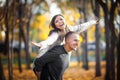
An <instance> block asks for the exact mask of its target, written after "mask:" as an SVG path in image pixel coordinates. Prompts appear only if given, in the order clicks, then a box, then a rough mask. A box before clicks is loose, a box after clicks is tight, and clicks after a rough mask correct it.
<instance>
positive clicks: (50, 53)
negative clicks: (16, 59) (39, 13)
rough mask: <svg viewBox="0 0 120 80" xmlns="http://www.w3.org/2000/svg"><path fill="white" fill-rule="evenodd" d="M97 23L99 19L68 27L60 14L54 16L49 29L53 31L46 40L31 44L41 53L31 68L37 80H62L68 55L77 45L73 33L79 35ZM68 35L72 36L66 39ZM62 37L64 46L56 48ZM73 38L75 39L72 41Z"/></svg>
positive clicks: (61, 41) (61, 42)
mask: <svg viewBox="0 0 120 80" xmlns="http://www.w3.org/2000/svg"><path fill="white" fill-rule="evenodd" d="M98 22H99V19H98V18H95V19H93V20H91V21H89V22H86V23H83V24H80V25H77V26H74V27H72V26H70V27H68V26H67V24H66V21H65V18H64V17H63V16H62V15H61V14H58V15H55V16H54V17H53V18H52V20H51V22H50V27H52V28H53V30H51V32H50V34H49V37H48V39H46V40H45V41H41V42H40V43H36V42H32V44H34V45H36V46H38V47H39V48H40V51H41V53H40V55H38V57H37V58H36V59H35V61H34V68H33V69H34V72H35V73H36V75H37V77H38V80H62V75H63V72H64V70H65V69H66V68H67V66H68V62H69V60H68V59H69V55H68V53H69V52H70V51H71V50H73V49H75V48H76V47H77V45H78V39H77V36H78V34H76V33H75V32H77V33H81V32H83V31H86V30H87V29H89V28H91V27H92V26H93V25H95V24H97V23H98ZM72 31H74V32H72ZM68 34H73V35H74V36H72V35H69V37H67V35H68ZM75 35H76V36H75ZM65 36H66V37H65ZM64 37H65V45H64V46H56V45H61V44H63V43H64ZM74 38H76V39H75V40H73V39H74ZM71 40H72V41H71ZM54 46H56V47H54ZM66 46H67V47H66ZM51 61H52V62H51Z"/></svg>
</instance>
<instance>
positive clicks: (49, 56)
mask: <svg viewBox="0 0 120 80" xmlns="http://www.w3.org/2000/svg"><path fill="white" fill-rule="evenodd" d="M58 56H59V54H57V53H56V52H54V51H48V52H47V53H46V54H44V55H43V56H41V57H39V58H37V59H36V60H35V61H34V64H35V71H38V72H39V71H41V70H42V68H43V66H44V65H45V64H47V63H49V62H53V61H55V60H56V59H58Z"/></svg>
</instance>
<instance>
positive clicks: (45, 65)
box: [33, 32, 79, 80]
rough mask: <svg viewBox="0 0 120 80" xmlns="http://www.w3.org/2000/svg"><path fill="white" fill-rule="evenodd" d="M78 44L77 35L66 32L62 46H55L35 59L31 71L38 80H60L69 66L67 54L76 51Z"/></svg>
mask: <svg viewBox="0 0 120 80" xmlns="http://www.w3.org/2000/svg"><path fill="white" fill-rule="evenodd" d="M78 42H79V34H77V33H75V32H68V33H67V34H66V35H65V44H64V45H58V46H55V47H53V48H52V49H50V50H49V51H47V52H46V53H45V54H44V55H42V56H41V57H40V58H37V59H36V60H35V67H34V69H33V70H34V72H35V74H36V75H37V78H38V80H62V76H63V73H64V71H65V70H66V68H67V67H68V66H69V58H70V55H69V53H70V52H71V51H72V50H76V48H77V47H78Z"/></svg>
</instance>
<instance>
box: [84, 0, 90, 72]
mask: <svg viewBox="0 0 120 80" xmlns="http://www.w3.org/2000/svg"><path fill="white" fill-rule="evenodd" d="M83 6H84V7H83V14H84V21H85V22H86V21H87V1H86V0H85V1H83ZM84 34H85V48H84V50H85V53H84V54H83V55H84V57H85V63H84V65H83V67H84V69H85V70H88V69H89V67H88V49H87V41H88V39H87V31H86V32H85V33H84Z"/></svg>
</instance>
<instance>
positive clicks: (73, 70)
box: [4, 62, 105, 80]
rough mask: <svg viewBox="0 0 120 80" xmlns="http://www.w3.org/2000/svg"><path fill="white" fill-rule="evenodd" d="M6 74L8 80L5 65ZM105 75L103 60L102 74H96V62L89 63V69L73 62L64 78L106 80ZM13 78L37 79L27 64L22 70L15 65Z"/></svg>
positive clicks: (70, 79) (68, 79)
mask: <svg viewBox="0 0 120 80" xmlns="http://www.w3.org/2000/svg"><path fill="white" fill-rule="evenodd" d="M4 74H5V78H6V80H8V69H7V66H6V67H4ZM104 76H105V62H101V76H99V77H96V76H95V62H90V63H89V70H85V69H83V68H82V63H80V64H78V63H76V62H72V63H71V64H70V66H69V68H68V69H67V70H66V71H65V73H64V76H63V80H104ZM13 80H37V78H36V76H35V75H34V73H33V71H32V69H26V66H25V65H24V64H23V65H22V72H19V70H18V67H17V66H15V65H13Z"/></svg>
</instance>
